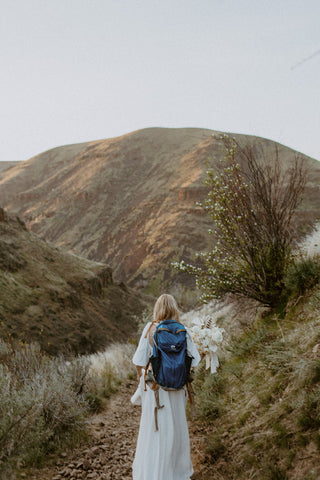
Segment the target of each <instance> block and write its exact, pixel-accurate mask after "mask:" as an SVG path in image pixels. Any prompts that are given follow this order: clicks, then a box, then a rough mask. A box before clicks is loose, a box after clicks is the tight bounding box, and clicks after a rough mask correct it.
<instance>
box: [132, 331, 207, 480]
mask: <svg viewBox="0 0 320 480" xmlns="http://www.w3.org/2000/svg"><path fill="white" fill-rule="evenodd" d="M149 327H150V322H149V323H148V324H147V325H146V326H145V328H144V331H143V333H142V335H141V338H140V341H139V345H138V348H137V350H136V352H135V354H134V356H133V363H134V364H135V365H139V366H146V365H147V363H148V360H149V358H150V356H151V355H152V347H151V345H150V343H149V335H148V336H147V337H146V338H145V335H146V332H147V331H148V329H149ZM186 330H187V351H188V354H189V355H191V356H192V357H193V360H192V364H191V367H195V366H196V365H198V363H199V362H200V355H199V353H198V350H197V348H196V346H195V344H194V342H193V340H192V336H191V334H190V331H189V330H188V328H187V329H186ZM138 394H139V396H141V405H142V412H141V420H140V429H139V436H138V441H137V448H136V453H135V458H134V462H133V466H132V473H133V480H189V479H190V476H191V475H192V474H193V468H192V463H191V458H190V442H189V431H188V424H187V419H186V412H185V408H186V403H187V392H186V389H185V388H183V389H181V390H177V391H166V390H163V389H162V388H160V389H159V397H160V405H164V407H163V408H161V409H160V410H158V428H159V429H158V430H156V428H155V418H154V407H155V406H156V402H155V395H154V392H153V391H152V390H151V389H150V388H149V386H147V390H146V391H145V390H144V379H143V375H142V377H141V379H140V385H139V387H138Z"/></svg>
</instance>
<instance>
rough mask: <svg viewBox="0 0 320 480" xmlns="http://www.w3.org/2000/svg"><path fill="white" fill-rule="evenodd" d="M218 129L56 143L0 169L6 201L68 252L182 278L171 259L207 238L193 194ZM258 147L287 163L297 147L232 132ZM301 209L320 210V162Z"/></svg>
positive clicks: (200, 190)
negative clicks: (173, 270)
mask: <svg viewBox="0 0 320 480" xmlns="http://www.w3.org/2000/svg"><path fill="white" fill-rule="evenodd" d="M219 133H221V132H218V131H216V130H209V129H198V128H182V129H167V128H161V127H157V128H148V129H144V130H136V131H134V132H131V133H127V134H125V135H122V136H119V137H115V138H110V139H105V140H94V141H91V142H83V143H80V144H73V145H67V146H62V147H56V148H54V149H51V150H48V151H46V152H43V153H41V154H39V155H37V156H35V157H33V158H32V159H30V160H28V161H26V162H22V163H20V164H19V165H17V166H15V167H12V168H10V169H9V170H7V171H5V172H3V173H2V174H1V173H0V204H2V205H3V206H4V207H5V208H7V209H8V211H10V212H12V213H13V214H16V215H19V216H20V217H21V218H22V219H23V220H24V221H25V222H26V224H27V225H28V227H29V228H31V230H32V231H34V232H36V233H37V234H39V235H41V236H42V237H43V238H46V239H48V240H50V241H52V242H54V243H55V244H56V245H58V246H62V247H63V248H66V249H68V250H70V251H71V252H74V253H77V254H80V255H83V256H85V257H87V258H89V259H92V260H96V261H103V262H106V263H108V264H110V265H111V267H112V269H113V271H114V275H115V278H116V279H117V280H118V281H124V282H126V283H129V285H131V286H134V287H137V288H146V289H147V290H148V289H149V291H150V293H153V294H157V293H159V290H160V289H161V288H165V287H166V286H170V285H173V284H174V283H176V282H188V279H186V278H185V277H183V276H182V274H177V273H173V272H172V269H171V267H170V264H171V262H172V261H177V260H180V259H182V258H183V259H185V260H194V258H195V253H196V252H198V251H201V250H204V249H206V248H208V246H209V242H210V240H209V238H208V235H207V230H208V228H209V227H210V224H211V221H210V219H209V218H207V217H206V215H204V213H203V211H202V210H201V208H200V207H198V206H197V205H196V202H201V201H203V200H204V199H205V197H206V195H207V190H206V187H205V185H204V184H203V180H204V177H205V171H206V168H207V162H208V160H210V159H213V158H214V156H219V155H220V156H221V151H220V149H219V148H220V147H219V143H218V140H217V139H216V137H215V135H216V134H219ZM232 136H233V137H235V138H236V140H237V141H238V142H239V144H240V145H241V146H243V145H247V144H248V143H250V144H253V143H255V144H257V145H258V148H259V149H260V150H261V153H262V154H265V155H270V154H272V151H274V149H275V148H276V147H277V148H278V150H279V158H280V160H281V162H282V163H283V165H284V166H285V168H287V167H288V166H289V165H290V164H291V162H292V161H293V158H294V156H295V155H296V154H297V152H295V151H294V150H292V149H290V148H289V147H285V146H283V145H281V144H276V143H275V142H273V141H271V140H267V139H263V138H259V137H253V136H247V135H241V134H232ZM302 158H304V160H305V161H306V162H307V163H308V165H309V167H310V168H311V170H312V178H311V179H310V180H309V184H308V188H307V195H306V198H307V201H305V202H304V205H303V206H302V208H301V217H305V218H307V219H308V221H309V220H310V221H311V222H312V221H314V219H315V218H316V217H317V215H318V214H317V212H318V211H319V207H320V201H319V200H318V197H319V195H318V193H319V186H320V163H319V162H318V161H317V160H314V159H311V158H310V157H307V156H304V155H302Z"/></svg>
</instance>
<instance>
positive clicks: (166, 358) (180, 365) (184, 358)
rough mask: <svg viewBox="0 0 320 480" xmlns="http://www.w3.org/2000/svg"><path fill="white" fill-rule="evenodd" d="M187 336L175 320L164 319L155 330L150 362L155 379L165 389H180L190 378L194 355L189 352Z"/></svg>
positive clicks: (183, 328)
mask: <svg viewBox="0 0 320 480" xmlns="http://www.w3.org/2000/svg"><path fill="white" fill-rule="evenodd" d="M186 336H187V331H186V329H185V327H184V326H183V325H182V324H181V323H179V322H176V321H175V320H164V321H163V322H161V323H160V325H158V327H157V329H156V331H155V334H154V338H153V355H152V357H151V359H150V362H151V365H152V370H153V376H154V378H155V381H156V382H157V384H158V385H160V386H161V387H163V388H165V389H168V390H179V389H180V388H182V387H183V386H184V385H185V384H186V382H187V380H188V376H189V373H190V368H191V362H192V358H193V357H190V356H189V355H188V354H187V338H186Z"/></svg>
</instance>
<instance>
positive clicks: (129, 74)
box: [0, 0, 320, 160]
mask: <svg viewBox="0 0 320 480" xmlns="http://www.w3.org/2000/svg"><path fill="white" fill-rule="evenodd" d="M319 25H320V1H319V0H159V1H158V0H1V17H0V45H1V49H0V72H1V74H0V119H1V120H0V122H1V125H0V132H1V133H0V160H26V159H28V158H31V157H32V156H34V155H36V154H38V153H40V152H43V151H45V150H48V149H50V148H53V147H56V146H60V145H66V144H72V143H79V142H85V141H90V140H97V139H102V138H110V137H115V136H119V135H123V134H125V133H129V132H132V131H134V130H138V129H141V128H147V127H175V128H178V127H200V128H209V129H213V130H219V131H226V132H232V133H245V134H250V135H258V136H261V137H265V138H269V139H272V140H275V141H277V142H280V143H282V144H285V145H287V146H289V147H291V148H294V149H296V150H298V151H300V152H302V153H304V154H307V155H309V156H311V157H314V158H316V159H318V160H320V28H319Z"/></svg>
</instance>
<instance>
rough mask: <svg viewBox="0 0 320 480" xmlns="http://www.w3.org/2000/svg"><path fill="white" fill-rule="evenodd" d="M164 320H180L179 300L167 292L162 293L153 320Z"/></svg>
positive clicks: (155, 307)
mask: <svg viewBox="0 0 320 480" xmlns="http://www.w3.org/2000/svg"><path fill="white" fill-rule="evenodd" d="M162 320H176V321H177V322H180V316H179V310H178V306H177V302H176V301H175V299H174V298H173V296H172V295H168V294H167V293H164V294H163V295H160V297H159V298H158V300H157V301H156V303H155V306H154V309H153V321H154V322H162Z"/></svg>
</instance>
